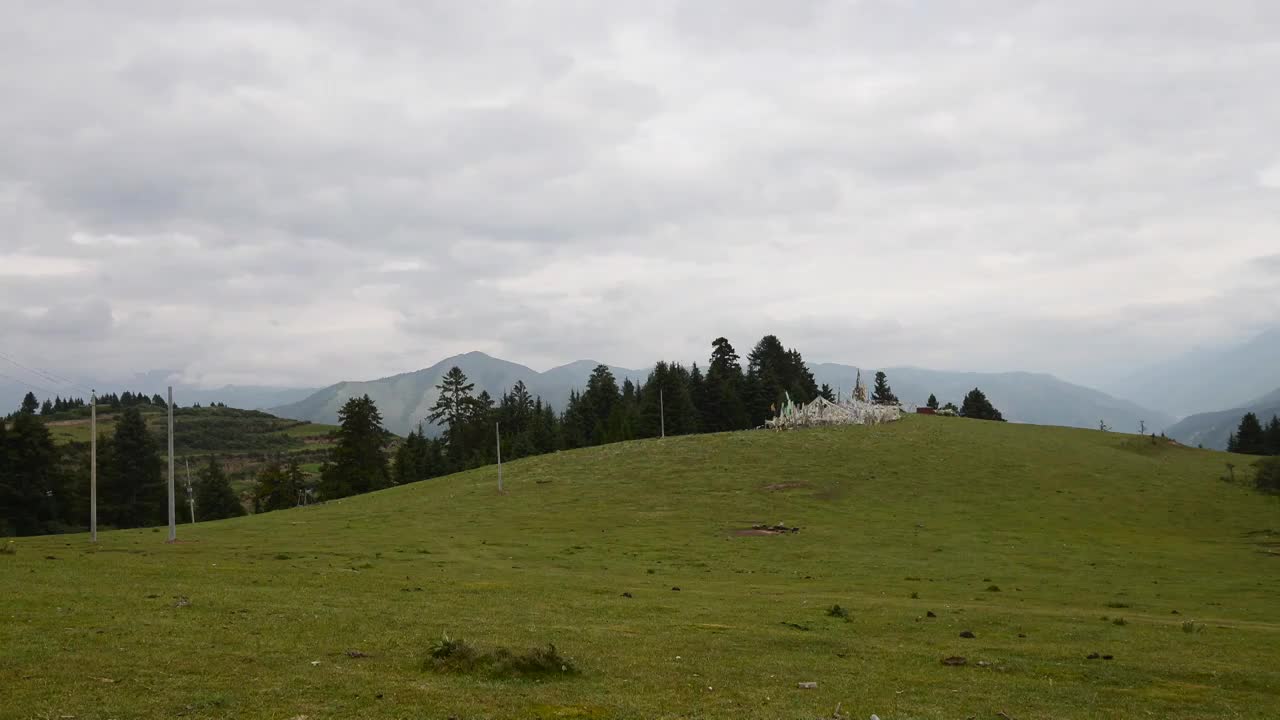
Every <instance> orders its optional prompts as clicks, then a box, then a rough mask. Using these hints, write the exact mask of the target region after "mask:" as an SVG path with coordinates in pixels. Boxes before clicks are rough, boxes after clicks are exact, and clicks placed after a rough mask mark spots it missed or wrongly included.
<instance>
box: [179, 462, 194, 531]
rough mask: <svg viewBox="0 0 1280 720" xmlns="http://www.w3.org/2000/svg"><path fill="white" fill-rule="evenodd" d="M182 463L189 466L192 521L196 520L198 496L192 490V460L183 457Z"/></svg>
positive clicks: (188, 495)
mask: <svg viewBox="0 0 1280 720" xmlns="http://www.w3.org/2000/svg"><path fill="white" fill-rule="evenodd" d="M182 463H183V464H184V465H186V466H187V504H188V505H190V506H191V522H192V523H195V521H196V496H195V493H193V492H191V461H190V460H188V459H187V458H182Z"/></svg>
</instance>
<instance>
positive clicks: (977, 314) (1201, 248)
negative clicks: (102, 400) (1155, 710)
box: [0, 0, 1280, 384]
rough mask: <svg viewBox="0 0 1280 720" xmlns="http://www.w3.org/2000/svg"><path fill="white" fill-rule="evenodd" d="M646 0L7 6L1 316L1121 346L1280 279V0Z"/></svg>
mask: <svg viewBox="0 0 1280 720" xmlns="http://www.w3.org/2000/svg"><path fill="white" fill-rule="evenodd" d="M0 5H3V3H2V2H0ZM624 5H625V4H618V3H598V4H582V3H556V2H548V3H538V4H536V6H530V5H527V4H523V3H508V2H502V1H499V0H492V1H487V2H476V3H453V2H429V3H407V4H392V5H389V6H384V7H381V8H370V7H367V5H366V4H364V3H355V2H325V3H306V4H301V3H275V4H272V6H271V7H269V8H267V7H262V6H261V4H260V3H248V2H232V3H219V4H217V5H211V6H201V7H195V6H190V5H188V4H185V3H171V2H154V1H135V2H129V3H125V4H124V5H121V4H118V3H117V4H110V5H96V6H95V5H84V6H76V5H74V4H55V3H45V4H35V5H31V4H24V5H23V7H22V9H21V11H18V10H16V9H13V8H9V12H7V13H5V16H6V17H7V18H8V19H9V20H8V22H6V23H5V24H4V27H2V28H0V98H3V106H4V107H5V109H6V111H5V112H4V113H0V136H2V137H4V139H5V142H3V143H0V226H3V227H4V228H5V229H6V232H5V234H3V235H0V306H2V307H4V308H6V313H5V318H4V319H3V320H0V348H3V349H4V350H6V351H13V352H15V353H17V352H18V350H21V349H24V348H25V349H27V350H29V351H30V352H31V353H32V354H33V356H39V357H42V358H48V359H49V362H50V363H51V364H50V368H51V369H53V370H55V371H58V372H63V373H81V374H88V373H100V374H107V375H113V374H131V373H133V372H137V371H141V370H146V369H149V368H155V367H167V368H181V369H182V370H181V372H182V373H183V374H184V377H185V378H186V380H188V381H195V382H203V383H208V384H217V383H222V382H237V383H254V382H269V383H283V384H299V383H327V382H330V381H333V380H336V379H339V378H362V377H370V376H375V375H380V374H388V373H393V372H400V371H404V370H409V369H415V368H418V367H422V366H425V365H428V364H431V363H432V362H434V361H435V360H437V359H439V358H440V357H442V356H444V355H446V354H450V353H454V352H462V351H466V350H471V349H480V350H485V351H488V352H492V353H496V354H501V355H503V356H506V357H509V358H511V359H513V360H517V361H520V362H525V363H527V364H531V365H533V366H535V367H540V368H541V367H547V366H550V365H554V364H558V363H560V362H565V361H569V360H573V359H576V358H579V357H583V356H589V357H593V358H597V359H600V360H606V361H610V362H615V363H619V364H623V365H630V366H641V365H646V364H648V363H649V362H651V361H653V360H655V359H657V358H659V357H673V358H682V359H703V358H705V356H706V354H707V350H708V343H709V341H710V339H711V338H713V337H716V336H717V335H721V334H725V335H728V336H730V337H731V339H733V340H735V341H736V342H737V343H738V345H739V346H740V349H741V350H743V351H745V349H746V347H748V346H749V345H750V343H751V342H752V341H754V339H755V338H757V337H759V336H760V335H761V334H763V333H765V332H775V333H778V334H779V335H781V336H782V338H783V340H784V341H785V342H786V343H787V344H789V345H794V346H796V347H799V348H800V349H801V350H803V351H804V352H805V353H806V355H807V356H809V357H811V358H812V359H815V360H835V361H845V362H854V363H859V364H865V365H890V364H914V365H931V366H939V367H947V368H969V369H1011V368H1019V369H1029V370H1045V371H1051V372H1056V373H1059V374H1061V375H1064V376H1066V377H1068V378H1084V379H1087V378H1093V377H1102V376H1104V375H1106V374H1107V373H1108V372H1110V371H1112V370H1114V369H1116V368H1123V369H1125V370H1128V369H1129V368H1131V367H1133V366H1134V365H1137V364H1140V363H1142V362H1145V361H1147V360H1150V359H1153V358H1155V357H1158V356H1159V355H1160V354H1162V353H1166V352H1174V351H1177V350H1179V349H1182V348H1185V347H1190V346H1193V345H1196V344H1203V343H1208V342H1214V341H1218V340H1222V339H1227V338H1234V337H1239V336H1243V335H1246V334H1248V333H1251V332H1254V331H1256V330H1258V329H1260V328H1262V327H1264V326H1266V325H1267V324H1269V323H1271V322H1273V320H1272V318H1274V317H1276V316H1277V313H1280V300H1278V299H1277V298H1278V297H1280V293H1277V292H1276V290H1277V289H1280V279H1278V278H1277V275H1276V273H1275V272H1274V265H1275V263H1274V257H1275V256H1274V252H1275V242H1276V237H1278V236H1280V213H1277V212H1276V210H1275V208H1276V207H1277V206H1278V204H1280V190H1277V188H1280V140H1277V138H1276V136H1275V133H1274V130H1273V129H1274V128H1275V127H1277V126H1280V98H1277V96H1276V94H1275V93H1274V92H1272V91H1271V85H1272V84H1274V78H1275V77H1277V76H1278V75H1280V46H1277V45H1276V43H1275V42H1274V38H1275V37H1276V36H1277V33H1280V8H1278V7H1273V6H1272V5H1269V4H1261V3H1254V2H1245V1H1244V0H1240V1H1238V2H1233V1H1227V2H1219V3H1203V2H1193V1H1191V0H1176V1H1172V0H1162V1H1161V2H1154V1H1153V2H1133V3H1122V4H1116V3H1107V2H1103V1H1102V0H1087V1H1085V2H1078V3H1069V4H1068V3H1024V2H1014V1H1013V0H963V1H961V2H954V3H945V4H941V5H939V4H932V5H930V6H928V7H927V8H926V7H925V6H924V5H922V4H919V3H904V2H894V1H891V0H864V1H862V2H856V3H852V2H834V1H833V2H825V1H822V0H811V1H806V2H800V3H789V4H785V5H784V4H779V3H776V2H766V1H759V2H757V1H755V0H753V1H752V2H746V3H724V2H714V1H712V2H680V1H677V0H667V1H664V2H659V3H651V4H644V5H634V6H624ZM0 9H3V8H0ZM90 359H91V360H90ZM85 376H86V377H89V376H91V375H85Z"/></svg>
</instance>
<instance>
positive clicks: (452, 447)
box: [427, 365, 476, 458]
mask: <svg viewBox="0 0 1280 720" xmlns="http://www.w3.org/2000/svg"><path fill="white" fill-rule="evenodd" d="M475 387H476V386H475V383H473V382H470V381H468V380H467V374H466V373H464V372H462V368H460V367H458V366H457V365H454V366H453V367H451V368H449V372H447V373H445V376H444V377H443V378H441V379H440V384H439V385H437V386H436V389H437V390H439V391H440V396H439V397H437V398H436V402H435V404H434V405H432V406H431V414H429V415H428V416H427V420H428V421H430V422H433V423H435V424H436V425H440V426H442V427H444V434H443V438H444V442H445V444H446V445H447V446H449V455H450V457H451V458H461V457H463V456H464V455H465V454H466V448H465V447H464V446H463V443H464V441H463V438H462V434H463V433H462V425H463V424H464V423H465V422H466V421H467V418H468V416H469V415H470V414H471V412H472V410H473V409H474V408H473V407H472V406H473V404H474V402H475V398H473V397H472V395H471V391H472V390H474V389H475Z"/></svg>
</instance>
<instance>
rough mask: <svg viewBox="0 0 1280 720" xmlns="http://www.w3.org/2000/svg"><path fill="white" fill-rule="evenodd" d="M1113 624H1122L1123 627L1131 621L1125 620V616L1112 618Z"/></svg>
mask: <svg viewBox="0 0 1280 720" xmlns="http://www.w3.org/2000/svg"><path fill="white" fill-rule="evenodd" d="M1111 624H1112V625H1120V626H1122V627H1123V626H1125V625H1128V624H1129V621H1128V620H1125V619H1124V618H1122V617H1120V618H1116V619H1115V620H1112V621H1111Z"/></svg>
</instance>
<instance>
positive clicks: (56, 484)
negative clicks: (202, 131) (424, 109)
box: [0, 335, 1003, 534]
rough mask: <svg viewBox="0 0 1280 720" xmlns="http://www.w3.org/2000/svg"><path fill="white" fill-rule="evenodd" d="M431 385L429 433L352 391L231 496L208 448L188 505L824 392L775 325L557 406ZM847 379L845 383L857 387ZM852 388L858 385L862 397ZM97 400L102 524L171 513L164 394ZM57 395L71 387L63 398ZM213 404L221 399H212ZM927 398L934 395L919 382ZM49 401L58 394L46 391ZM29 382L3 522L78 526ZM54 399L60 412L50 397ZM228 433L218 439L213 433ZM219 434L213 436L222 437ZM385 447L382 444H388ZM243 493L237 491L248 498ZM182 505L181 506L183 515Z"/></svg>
mask: <svg viewBox="0 0 1280 720" xmlns="http://www.w3.org/2000/svg"><path fill="white" fill-rule="evenodd" d="M436 389H437V390H438V391H439V395H438V397H437V399H436V401H435V403H434V405H433V406H432V407H431V410H430V412H429V414H428V415H427V417H425V418H424V419H423V422H424V423H430V424H434V425H436V426H437V427H438V428H439V430H440V432H439V434H438V436H436V437H429V436H428V435H429V434H428V432H427V431H426V428H425V426H424V425H423V424H420V425H419V426H418V427H417V428H415V429H414V430H413V431H412V432H410V433H409V435H408V436H407V437H406V438H404V439H403V440H400V439H398V438H396V436H394V435H392V434H391V433H389V432H387V431H386V430H385V429H384V428H383V426H382V416H381V413H380V412H379V410H378V408H377V406H376V404H375V403H374V402H373V400H371V399H370V398H369V397H368V396H367V395H366V396H362V397H356V398H351V399H350V400H348V401H347V402H346V404H345V405H344V406H343V408H342V409H341V411H340V412H339V423H340V425H339V429H338V430H337V431H336V432H335V434H334V438H333V439H334V445H333V447H332V449H331V450H330V451H329V452H328V457H327V458H326V460H325V462H324V463H322V465H321V467H320V472H319V478H318V481H315V482H313V481H312V480H311V479H310V478H309V477H308V476H307V474H306V473H304V472H303V471H302V470H301V468H300V467H299V466H298V464H297V462H296V461H293V462H289V463H282V462H280V461H279V460H278V459H277V460H274V461H271V462H268V464H267V465H266V466H265V467H264V468H262V469H261V470H260V472H259V473H258V474H257V476H256V478H255V479H256V484H255V488H254V490H253V491H252V492H251V493H249V494H248V497H247V498H245V499H244V500H243V501H242V498H240V497H239V496H237V495H236V494H235V492H234V491H233V490H232V488H231V486H230V483H229V481H228V478H227V475H226V473H225V472H224V470H223V468H222V467H221V465H220V464H219V462H218V460H217V459H216V458H215V457H213V456H209V457H208V458H206V461H205V462H204V463H203V466H202V467H201V468H200V469H199V470H198V472H197V477H198V480H197V481H196V483H195V488H194V497H195V514H196V518H197V519H199V520H212V519H217V518H222V517H230V516H234V515H239V514H243V513H244V512H245V510H246V507H245V506H246V504H247V505H249V506H251V507H252V509H253V511H254V512H269V511H273V510H279V509H284V508H288V507H293V506H295V505H297V504H300V503H301V502H304V501H306V500H307V499H309V498H317V499H322V500H330V499H336V498H341V497H347V496H350V495H357V494H360V493H365V492H369V491H372V490H379V489H382V488H386V487H390V486H393V485H403V484H406V483H410V482H416V481H419V480H426V479H429V478H433V477H438V476H441V475H447V474H449V473H453V472H457V471H460V470H467V469H470V468H475V467H480V466H482V465H488V464H491V463H493V462H495V461H496V460H497V446H496V441H497V440H498V438H500V439H501V444H502V458H503V459H504V460H515V459H519V458H522V457H528V456H532V455H540V454H544V453H550V452H555V451H558V450H571V449H574V448H583V447H591V446H595V445H603V444H607V443H614V442H620V441H624V440H633V439H640V438H651V437H658V436H659V435H687V434H692V433H701V432H725V431H732V430H744V429H748V428H753V427H760V426H762V425H763V424H764V422H765V421H766V420H767V419H769V418H770V417H773V416H774V415H776V414H777V412H778V410H779V409H780V408H781V407H782V404H783V403H784V402H785V400H786V399H787V398H788V397H789V398H790V399H791V400H792V401H794V402H801V403H804V402H810V401H812V400H814V399H815V398H817V397H819V396H821V397H825V398H827V399H828V400H835V399H836V397H835V393H834V392H833V390H832V388H831V387H829V386H827V385H821V386H819V385H818V384H817V382H816V381H815V380H814V376H813V373H812V372H810V371H809V369H808V367H807V366H806V364H805V362H804V358H803V357H802V356H801V354H800V352H799V351H798V350H795V349H793V348H787V347H785V346H784V345H783V344H782V342H781V341H780V340H779V339H778V338H777V337H776V336H774V335H766V336H765V337H763V338H761V339H760V341H759V342H757V343H756V344H755V345H754V346H753V347H752V349H751V351H750V352H748V353H747V356H746V358H745V362H744V361H743V358H742V357H740V356H739V354H738V352H737V350H736V349H735V348H734V347H733V345H732V344H731V343H730V342H729V340H728V339H726V338H723V337H719V338H716V339H715V340H713V341H712V343H711V354H710V356H709V358H708V362H707V364H706V369H705V371H704V370H703V369H702V367H700V366H699V365H698V364H697V363H693V364H692V365H690V366H688V367H686V366H685V365H683V364H681V363H678V362H666V361H664V362H659V363H657V365H655V366H654V368H653V370H652V371H651V372H650V373H649V375H648V377H647V378H646V379H645V381H644V382H643V383H636V382H632V381H631V380H630V379H625V380H623V382H622V383H621V384H619V382H618V380H617V378H616V377H615V376H614V375H613V373H612V371H611V370H610V369H609V368H608V367H607V366H605V365H599V366H597V367H596V368H595V369H593V370H592V372H591V374H590V376H589V377H588V378H587V381H586V385H585V387H584V388H583V389H582V390H581V391H578V390H574V391H572V392H571V393H570V397H569V400H568V402H567V404H566V406H565V407H564V409H563V410H562V411H561V412H556V411H555V409H553V408H552V406H551V405H550V404H548V403H547V402H545V401H544V400H543V399H542V398H540V397H538V396H536V395H534V394H532V393H531V392H530V391H529V389H528V387H526V386H525V384H524V383H523V382H517V383H516V384H515V386H513V387H512V388H511V389H510V390H508V391H507V392H504V393H503V394H502V395H501V396H500V397H498V398H496V399H495V398H494V397H492V396H491V395H490V394H489V393H488V392H486V391H481V392H479V393H476V392H475V384H474V383H472V382H471V381H470V380H469V379H468V378H467V376H466V374H465V373H464V372H463V371H462V370H461V369H460V368H458V367H453V368H451V369H450V370H449V372H448V373H447V374H446V375H445V376H444V377H443V379H442V380H441V381H440V384H439V385H438V386H437V387H436ZM864 392H865V389H864V388H862V387H858V388H857V389H856V390H855V395H859V394H861V393H864ZM859 399H861V400H867V399H868V398H865V397H861V396H859ZM869 400H870V401H871V402H874V403H879V404H896V403H898V398H897V396H896V395H895V394H894V392H893V390H892V388H891V387H890V385H889V382H888V378H887V376H886V375H885V373H883V372H878V373H876V375H875V382H874V387H873V389H872V392H871V397H870V398H869ZM99 401H100V402H101V403H102V404H104V405H108V406H112V407H119V408H121V409H122V411H121V412H120V413H119V416H118V419H117V422H116V426H115V428H114V431H113V432H112V434H110V435H103V436H101V438H100V440H99V460H98V490H99V492H98V497H99V513H98V517H99V522H100V524H101V525H102V526H103V527H118V528H128V527H143V526H152V525H162V524H165V523H167V521H168V510H167V508H168V505H167V493H168V491H167V484H166V480H165V477H164V473H163V461H162V457H163V455H162V452H161V448H160V443H159V441H158V440H157V438H156V437H155V436H154V435H153V434H152V433H150V432H149V431H148V429H147V426H146V422H145V419H144V418H143V416H142V414H141V412H140V411H139V409H140V407H141V406H144V405H156V404H157V403H161V404H162V403H163V399H161V398H160V397H159V395H154V396H152V397H150V398H148V397H147V396H146V395H145V394H143V393H129V392H125V393H122V394H120V395H118V396H117V395H115V394H111V395H103V396H101V397H100V398H99ZM62 402H63V407H64V409H65V408H66V407H67V403H68V402H70V403H72V404H73V408H72V409H75V408H78V407H80V406H79V405H75V403H76V402H77V400H75V399H71V400H63V401H62ZM214 405H215V406H216V405H218V403H214ZM929 405H930V407H934V408H938V403H937V399H936V398H935V397H934V396H932V395H930V402H929ZM52 406H53V407H55V408H56V407H57V402H56V401H55V402H54V403H52ZM40 409H41V405H40V404H39V403H38V402H37V401H36V398H35V396H34V395H32V394H30V393H29V394H28V397H27V398H25V399H24V400H23V403H22V406H21V407H20V409H19V411H18V412H17V413H15V414H14V415H12V416H10V419H9V421H8V422H5V423H0V534H35V533H48V532H61V531H76V530H82V529H84V527H85V524H86V519H87V517H88V497H87V496H88V487H87V485H88V484H87V483H85V482H84V478H86V477H88V474H89V472H88V443H71V444H68V445H64V446H61V447H56V446H55V445H54V443H53V440H52V437H51V435H50V433H49V430H48V428H47V427H46V426H45V423H44V420H43V416H42V414H41V412H40ZM938 409H939V410H941V411H944V413H954V414H959V415H963V416H966V417H972V418H982V419H990V420H1002V419H1003V418H1002V417H1001V416H1000V413H999V411H998V410H996V409H995V408H994V407H993V406H992V405H991V403H990V402H989V401H988V400H987V399H986V396H985V395H983V394H982V392H981V391H980V390H978V389H977V388H975V389H974V390H973V391H971V392H970V393H969V394H968V395H966V397H965V398H964V403H963V405H962V406H961V407H959V408H957V407H956V406H955V405H954V404H952V403H947V405H945V406H942V407H941V408H938ZM52 412H54V413H56V412H59V411H58V410H56V409H55V410H53V411H52ZM230 430H231V426H226V427H224V426H223V425H217V424H214V425H210V426H209V427H203V426H202V430H201V431H202V432H206V433H218V434H219V437H221V436H222V435H223V434H225V433H227V432H229V431H230ZM223 440H224V443H223V444H226V442H225V441H226V438H223ZM220 447H221V445H220ZM389 450H390V452H388V451H389ZM246 501H247V502H246ZM182 512H189V510H185V511H180V517H182V518H184V519H186V518H187V516H186V515H185V514H182Z"/></svg>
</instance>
